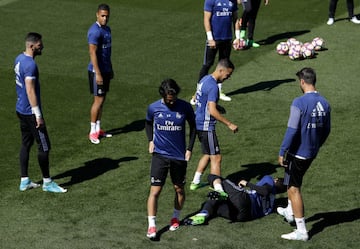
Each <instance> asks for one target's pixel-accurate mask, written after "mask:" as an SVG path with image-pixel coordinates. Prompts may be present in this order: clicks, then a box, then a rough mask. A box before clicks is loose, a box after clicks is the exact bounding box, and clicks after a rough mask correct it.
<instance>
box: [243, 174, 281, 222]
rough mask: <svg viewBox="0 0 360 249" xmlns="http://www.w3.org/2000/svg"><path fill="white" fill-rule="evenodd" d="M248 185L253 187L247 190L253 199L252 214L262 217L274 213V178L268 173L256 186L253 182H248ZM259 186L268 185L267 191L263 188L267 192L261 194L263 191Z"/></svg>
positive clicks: (254, 216)
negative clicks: (259, 189)
mask: <svg viewBox="0 0 360 249" xmlns="http://www.w3.org/2000/svg"><path fill="white" fill-rule="evenodd" d="M248 186H249V187H250V188H251V190H248V191H247V192H248V194H249V196H250V199H251V216H252V217H253V218H260V217H263V216H265V215H268V214H270V213H272V211H273V209H274V204H275V194H276V192H275V183H274V179H273V178H272V177H271V176H268V175H266V176H264V177H263V178H261V180H260V181H259V182H257V183H256V185H255V186H253V185H252V184H251V183H248ZM257 187H266V188H267V191H266V190H265V189H261V190H262V191H264V192H265V193H266V194H263V195H262V194H260V193H261V192H260V191H257V190H256V188H257Z"/></svg>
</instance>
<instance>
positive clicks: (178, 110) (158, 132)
mask: <svg viewBox="0 0 360 249" xmlns="http://www.w3.org/2000/svg"><path fill="white" fill-rule="evenodd" d="M194 115H195V114H194V111H193V109H192V106H191V105H190V104H189V103H188V102H186V101H184V100H181V99H177V100H176V102H175V104H174V106H173V107H172V108H171V109H170V108H169V107H168V106H167V105H166V104H165V103H164V101H163V99H160V100H158V101H155V102H154V103H152V104H150V105H149V107H148V110H147V115H146V120H147V121H151V122H153V129H154V133H153V136H154V138H153V142H154V145H155V149H154V152H156V153H159V154H161V155H162V156H164V157H167V158H171V159H176V160H185V152H186V141H185V140H186V139H185V135H186V132H185V127H186V121H188V122H189V123H193V122H194V118H195V117H194Z"/></svg>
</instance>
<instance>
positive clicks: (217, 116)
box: [190, 59, 238, 192]
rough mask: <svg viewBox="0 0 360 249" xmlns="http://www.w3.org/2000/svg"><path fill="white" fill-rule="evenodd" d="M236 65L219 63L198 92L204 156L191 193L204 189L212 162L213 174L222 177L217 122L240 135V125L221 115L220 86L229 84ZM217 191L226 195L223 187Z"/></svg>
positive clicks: (224, 60)
mask: <svg viewBox="0 0 360 249" xmlns="http://www.w3.org/2000/svg"><path fill="white" fill-rule="evenodd" d="M234 68H235V67H234V64H233V63H232V62H231V61H230V60H228V59H222V60H220V61H219V62H218V64H217V66H216V69H215V71H214V72H213V73H212V74H210V75H207V76H205V77H204V78H202V79H201V80H200V82H199V83H198V86H197V91H196V112H195V113H196V130H197V133H198V137H199V140H200V143H201V149H202V153H203V156H202V157H201V159H200V161H199V163H198V166H197V169H196V172H195V175H194V178H193V181H192V183H191V185H190V190H196V189H198V188H199V187H201V186H202V184H201V182H200V180H201V175H202V174H203V173H204V171H205V169H206V168H207V166H208V164H209V162H210V173H211V174H214V175H218V176H220V175H221V158H222V157H221V154H220V147H219V142H218V139H217V135H216V132H215V125H216V122H217V121H220V122H222V123H223V124H225V125H226V126H227V127H228V128H229V129H230V130H231V131H232V132H234V133H236V132H237V131H238V127H237V125H235V124H233V123H231V122H230V121H229V120H228V119H227V118H225V117H224V116H223V115H221V113H220V112H219V111H218V108H217V102H218V101H219V90H218V88H217V84H219V83H222V82H224V81H225V80H227V79H228V78H229V77H230V76H231V74H232V72H233V70H234ZM214 187H215V190H217V191H220V192H221V191H223V189H222V187H221V184H220V183H215V184H214Z"/></svg>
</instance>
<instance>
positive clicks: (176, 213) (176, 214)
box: [172, 208, 181, 220]
mask: <svg viewBox="0 0 360 249" xmlns="http://www.w3.org/2000/svg"><path fill="white" fill-rule="evenodd" d="M180 212H181V210H178V209H176V208H174V212H173V216H172V217H173V218H176V219H178V220H179V218H180Z"/></svg>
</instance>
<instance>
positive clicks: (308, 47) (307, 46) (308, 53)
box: [301, 42, 315, 58]
mask: <svg viewBox="0 0 360 249" xmlns="http://www.w3.org/2000/svg"><path fill="white" fill-rule="evenodd" d="M301 54H302V56H303V57H304V58H312V57H314V54H315V51H314V46H313V45H312V43H310V42H306V43H304V44H303V45H302V46H301Z"/></svg>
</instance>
